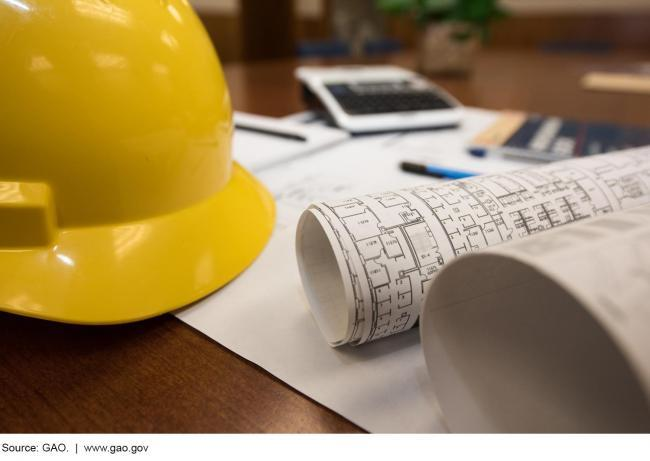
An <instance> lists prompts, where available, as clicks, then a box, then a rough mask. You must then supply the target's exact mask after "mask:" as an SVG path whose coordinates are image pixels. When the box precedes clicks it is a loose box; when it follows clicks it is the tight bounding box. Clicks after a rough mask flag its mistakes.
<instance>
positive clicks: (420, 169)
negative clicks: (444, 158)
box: [400, 162, 479, 179]
mask: <svg viewBox="0 0 650 461" xmlns="http://www.w3.org/2000/svg"><path fill="white" fill-rule="evenodd" d="M400 167H401V168H402V170H404V171H407V172H409V173H418V174H424V175H427V176H433V177H435V178H445V179H463V178H469V177H471V176H477V175H478V174H479V173H472V172H470V171H462V170H454V169H451V168H445V167H439V166H435V165H420V164H418V163H411V162H401V163H400Z"/></svg>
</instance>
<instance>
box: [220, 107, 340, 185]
mask: <svg viewBox="0 0 650 461" xmlns="http://www.w3.org/2000/svg"><path fill="white" fill-rule="evenodd" d="M234 120H235V126H236V129H235V134H234V136H233V147H232V151H233V158H234V159H235V160H236V161H237V162H239V163H240V164H241V165H243V166H244V167H245V168H247V169H248V170H250V171H252V172H254V173H257V172H259V171H261V170H264V169H266V168H271V167H273V166H274V165H277V164H281V163H283V162H286V161H289V160H293V159H296V158H299V157H302V156H305V155H309V154H311V153H313V152H315V151H317V150H319V149H323V148H326V147H329V146H333V145H335V144H337V143H339V142H342V141H345V140H346V139H348V137H349V135H348V134H347V133H346V132H345V131H342V130H338V129H336V128H330V127H327V126H317V125H302V124H300V123H295V122H292V121H290V120H284V119H283V120H279V119H276V118H272V117H265V116H263V115H255V114H248V113H245V112H235V114H234Z"/></svg>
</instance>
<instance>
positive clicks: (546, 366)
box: [420, 252, 650, 432]
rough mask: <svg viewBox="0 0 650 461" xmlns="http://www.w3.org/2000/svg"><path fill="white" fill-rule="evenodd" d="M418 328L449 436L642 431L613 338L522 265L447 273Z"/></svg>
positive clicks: (478, 260) (641, 402)
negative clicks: (487, 433) (501, 433)
mask: <svg viewBox="0 0 650 461" xmlns="http://www.w3.org/2000/svg"><path fill="white" fill-rule="evenodd" d="M468 274H471V278H468ZM494 274H498V276H496V275H494ZM420 322H421V323H420V328H421V336H422V345H423V349H424V355H425V359H426V362H427V367H428V369H429V374H430V376H431V379H432V381H433V383H434V388H435V391H436V394H437V396H438V398H439V400H440V405H441V407H442V409H443V412H444V413H445V415H446V418H447V419H448V423H449V425H450V427H451V429H452V430H453V431H461V432H638V431H643V432H645V431H647V430H648V429H649V428H650V414H649V412H648V403H647V400H646V397H645V395H644V392H643V390H642V385H641V383H640V382H639V381H638V379H637V376H636V375H635V373H634V370H633V369H632V368H631V366H630V364H629V363H628V361H627V360H626V358H625V357H624V355H623V353H622V352H621V350H620V349H619V348H618V347H617V344H616V343H615V341H614V340H613V339H612V337H611V336H610V335H609V334H608V333H607V332H606V331H605V329H604V328H603V327H602V326H601V324H600V323H599V322H598V321H597V320H596V319H595V318H594V317H593V316H592V315H590V314H589V313H588V312H587V311H586V310H585V308H584V306H583V304H582V303H581V302H580V301H578V300H577V299H576V298H574V297H573V296H572V295H571V294H570V293H569V292H568V291H567V290H566V289H565V288H564V287H563V286H562V284H561V283H558V282H557V281H555V280H553V279H552V278H551V277H550V276H548V275H546V274H544V273H542V271H540V270H538V269H536V268H534V267H532V266H530V265H528V264H526V263H524V262H522V261H519V260H517V259H515V258H511V257H509V256H503V255H498V254H494V253H489V252H486V253H482V254H473V255H469V256H464V257H462V258H460V259H458V260H456V261H455V262H452V263H450V264H449V265H448V266H447V267H446V268H445V270H443V271H442V272H441V273H440V275H439V276H438V278H437V279H436V280H435V281H434V283H433V285H432V286H431V289H430V291H429V293H428V295H427V297H426V300H425V304H424V309H423V314H422V318H421V320H420Z"/></svg>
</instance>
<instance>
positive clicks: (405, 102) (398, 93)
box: [325, 80, 453, 115]
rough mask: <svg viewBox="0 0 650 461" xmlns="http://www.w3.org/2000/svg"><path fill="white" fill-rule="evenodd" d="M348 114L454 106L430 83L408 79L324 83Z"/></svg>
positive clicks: (435, 108)
mask: <svg viewBox="0 0 650 461" xmlns="http://www.w3.org/2000/svg"><path fill="white" fill-rule="evenodd" d="M325 87H326V88H327V89H328V90H329V91H330V93H331V94H332V96H334V98H335V99H336V101H337V102H338V103H339V104H340V105H341V108H342V109H343V111H344V112H346V113H348V114H350V115H370V114H385V113H394V112H414V111H429V110H437V109H449V108H451V107H453V106H452V105H451V104H450V103H449V102H448V101H446V100H445V99H443V98H442V97H441V96H440V95H439V94H438V93H437V92H436V91H435V89H433V88H432V87H430V86H427V85H421V84H414V83H413V82H410V81H406V80H405V81H392V82H372V83H353V84H350V83H332V84H328V85H326V86H325Z"/></svg>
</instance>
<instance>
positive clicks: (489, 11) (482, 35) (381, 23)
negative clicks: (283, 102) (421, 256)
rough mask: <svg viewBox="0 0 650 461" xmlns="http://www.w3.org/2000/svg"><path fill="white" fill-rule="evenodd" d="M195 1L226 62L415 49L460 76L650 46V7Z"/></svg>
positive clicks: (597, 1)
mask: <svg viewBox="0 0 650 461" xmlns="http://www.w3.org/2000/svg"><path fill="white" fill-rule="evenodd" d="M190 1H191V3H192V4H193V5H194V7H195V8H196V9H197V11H198V13H199V15H200V16H201V18H202V20H203V21H204V23H205V25H206V28H207V29H208V31H209V33H210V36H211V38H212V40H213V41H214V43H215V45H216V47H217V49H218V51H219V54H220V56H221V59H222V60H223V61H225V62H229V61H253V60H264V59H270V58H278V57H292V56H293V57H303V58H313V57H315V58H318V57H353V58H358V57H361V56H377V55H383V54H387V53H394V52H397V51H405V50H413V51H414V52H415V53H416V54H417V55H418V60H419V62H420V70H422V71H427V70H429V71H431V72H447V71H449V72H457V71H459V72H463V71H464V70H467V68H468V67H470V68H471V65H472V63H471V60H472V56H474V55H475V54H476V53H477V52H480V50H481V49H483V48H519V49H522V48H524V49H526V48H527V49H537V50H543V51H547V52H549V53H575V52H580V53H583V52H587V53H608V52H610V51H614V50H617V51H621V50H629V51H647V50H649V49H650V0H501V1H498V3H497V0H493V1H492V0H487V1H484V0H469V1H468V0H465V1H463V0H429V1H427V0H405V1H402V0H383V1H382V0H273V1H267V0H190ZM450 36H451V37H452V39H451V40H450V39H449V38H448V37H450ZM445 42H447V43H445ZM424 50H428V52H427V53H425V52H424ZM432 53H434V54H436V55H437V58H436V59H435V60H434V62H432V63H429V64H430V66H433V67H432V68H428V67H427V62H426V56H425V55H426V54H428V55H431V54H432ZM440 56H449V58H448V59H441V58H440ZM441 61H442V62H441ZM436 66H437V67H438V68H436Z"/></svg>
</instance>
